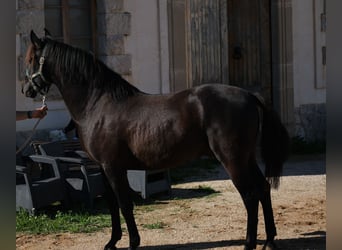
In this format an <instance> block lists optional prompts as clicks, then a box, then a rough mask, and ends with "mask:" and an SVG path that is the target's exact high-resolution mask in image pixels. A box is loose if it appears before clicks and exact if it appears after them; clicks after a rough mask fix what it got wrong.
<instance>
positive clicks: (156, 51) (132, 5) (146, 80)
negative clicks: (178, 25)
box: [124, 0, 170, 94]
mask: <svg viewBox="0 0 342 250" xmlns="http://www.w3.org/2000/svg"><path fill="white" fill-rule="evenodd" d="M124 4H125V6H124V9H125V11H127V12H129V13H131V34H130V35H129V36H127V37H126V41H125V53H128V54H131V55H132V76H131V77H130V78H129V80H130V82H131V83H132V84H134V85H135V86H137V87H138V88H139V89H141V90H143V91H145V92H148V93H153V94H158V93H168V92H169V89H170V88H169V58H168V36H167V34H168V30H167V28H168V26H167V0H144V1H141V0H125V1H124Z"/></svg>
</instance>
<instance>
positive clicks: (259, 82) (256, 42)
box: [227, 0, 272, 104]
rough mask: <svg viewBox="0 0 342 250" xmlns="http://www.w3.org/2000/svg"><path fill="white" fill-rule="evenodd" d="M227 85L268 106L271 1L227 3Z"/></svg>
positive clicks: (270, 76)
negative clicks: (259, 97)
mask: <svg viewBox="0 0 342 250" xmlns="http://www.w3.org/2000/svg"><path fill="white" fill-rule="evenodd" d="M227 16H228V44H229V45H228V47H229V49H228V51H229V52H228V58H229V84H232V85H236V86H239V87H242V88H245V89H248V90H250V91H253V92H259V93H260V94H261V95H262V96H263V97H264V98H265V99H266V102H267V103H269V104H271V101H272V98H271V96H272V94H271V93H272V89H271V85H272V84H271V79H272V75H271V67H272V65H271V44H270V41H271V40H270V29H271V28H270V27H271V25H270V1H269V0H254V1H250V0H228V15H227Z"/></svg>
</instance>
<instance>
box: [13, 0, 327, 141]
mask: <svg viewBox="0 0 342 250" xmlns="http://www.w3.org/2000/svg"><path fill="white" fill-rule="evenodd" d="M16 2H17V26H16V42H17V52H16V58H17V94H16V98H17V101H16V108H17V110H26V109H32V108H34V107H38V106H40V105H41V101H40V99H39V98H38V99H36V100H31V99H29V98H25V97H24V96H23V95H22V94H21V86H20V84H21V82H22V81H23V78H24V71H25V70H24V68H23V67H24V66H23V57H24V55H25V51H26V48H27V45H28V42H29V32H30V30H31V29H33V30H34V31H35V32H36V33H37V34H39V35H43V29H44V28H47V29H49V30H50V32H51V33H52V35H53V36H54V37H55V38H56V39H59V40H61V41H64V42H66V43H69V44H72V45H74V46H78V47H81V48H83V49H86V50H90V51H91V52H92V53H95V54H96V56H97V57H98V58H99V59H100V60H102V61H103V62H104V63H106V64H107V65H108V66H109V67H110V68H112V69H113V70H115V71H116V72H118V73H120V74H122V75H123V76H124V77H125V78H126V79H127V80H129V81H130V82H131V83H132V84H133V85H135V86H137V87H138V88H140V89H142V90H143V91H145V92H149V93H169V92H175V91H178V90H181V89H185V88H188V87H191V86H196V85H199V84H202V83H209V82H222V83H224V84H232V85H237V86H241V87H244V88H246V89H249V90H251V91H254V92H259V93H261V95H263V96H264V98H265V99H266V101H267V103H268V104H269V105H271V106H273V107H274V108H275V109H276V110H277V111H278V112H279V114H280V115H281V118H282V120H283V122H284V123H285V124H286V126H287V127H288V129H289V131H290V133H291V135H292V136H299V137H302V138H304V139H305V140H307V141H321V140H325V131H326V124H325V123H326V111H325V102H326V75H325V72H326V64H325V52H326V45H325V30H326V14H325V6H326V4H325V2H326V0H300V1H299V0H292V1H291V0H258V1H253V3H252V2H251V1H248V0H197V1H194V0H188V1H185V0H144V1H142V0H87V1H86V0H82V1H81V0H17V1H16ZM47 103H48V107H49V115H48V116H47V117H46V118H45V119H43V120H42V121H41V123H40V124H39V128H38V132H37V134H36V135H35V136H36V137H38V138H41V139H46V137H47V132H48V131H49V130H53V129H61V128H63V127H64V126H66V124H67V123H68V121H69V119H70V117H69V113H68V111H67V110H66V108H65V105H64V103H63V101H62V100H61V98H60V95H59V93H58V91H57V90H56V89H52V90H51V91H50V93H49V95H48V96H47ZM180 108H181V107H180ZM33 125H34V121H32V120H27V121H22V122H17V143H18V144H19V143H20V142H21V141H22V140H23V139H24V138H25V137H26V136H27V134H28V133H29V131H30V130H31V128H32V127H33Z"/></svg>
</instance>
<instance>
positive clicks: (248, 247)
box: [243, 245, 255, 250]
mask: <svg viewBox="0 0 342 250" xmlns="http://www.w3.org/2000/svg"><path fill="white" fill-rule="evenodd" d="M243 249H244V250H253V249H255V248H254V247H251V246H248V245H245V247H244V248H243Z"/></svg>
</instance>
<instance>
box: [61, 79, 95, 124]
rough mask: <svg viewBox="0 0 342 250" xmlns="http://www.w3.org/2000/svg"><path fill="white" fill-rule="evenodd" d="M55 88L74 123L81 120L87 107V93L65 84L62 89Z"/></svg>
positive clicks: (77, 87)
mask: <svg viewBox="0 0 342 250" xmlns="http://www.w3.org/2000/svg"><path fill="white" fill-rule="evenodd" d="M57 87H58V88H59V90H60V92H61V94H62V97H63V100H64V103H65V105H66V106H67V108H68V110H69V112H70V114H71V116H72V118H73V119H74V120H76V121H78V120H81V119H82V118H83V117H84V116H85V111H86V110H87V106H89V98H88V94H89V91H88V90H87V89H86V88H80V86H77V85H73V84H71V83H68V84H65V86H64V87H59V86H57Z"/></svg>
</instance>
